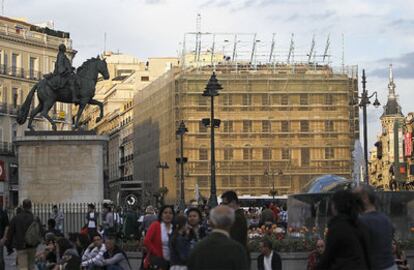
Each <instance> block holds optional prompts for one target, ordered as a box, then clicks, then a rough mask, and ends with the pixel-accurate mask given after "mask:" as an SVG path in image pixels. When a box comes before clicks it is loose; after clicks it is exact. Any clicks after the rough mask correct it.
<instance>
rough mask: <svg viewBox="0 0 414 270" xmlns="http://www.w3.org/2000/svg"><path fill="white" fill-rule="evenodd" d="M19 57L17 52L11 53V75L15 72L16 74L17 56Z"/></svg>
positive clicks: (14, 74)
mask: <svg viewBox="0 0 414 270" xmlns="http://www.w3.org/2000/svg"><path fill="white" fill-rule="evenodd" d="M18 57H19V55H18V54H16V53H13V54H12V75H13V76H16V74H17V64H18V63H17V58H18Z"/></svg>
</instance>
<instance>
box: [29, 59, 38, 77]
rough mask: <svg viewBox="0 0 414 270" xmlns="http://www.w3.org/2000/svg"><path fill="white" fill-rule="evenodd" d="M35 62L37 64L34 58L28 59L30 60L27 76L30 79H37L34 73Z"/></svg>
mask: <svg viewBox="0 0 414 270" xmlns="http://www.w3.org/2000/svg"><path fill="white" fill-rule="evenodd" d="M36 62H37V59H36V58H35V57H30V60H29V76H30V79H35V78H36V79H37V74H36V73H35V72H36Z"/></svg>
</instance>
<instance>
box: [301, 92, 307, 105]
mask: <svg viewBox="0 0 414 270" xmlns="http://www.w3.org/2000/svg"><path fill="white" fill-rule="evenodd" d="M300 105H308V94H300Z"/></svg>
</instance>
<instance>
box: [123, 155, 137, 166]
mask: <svg viewBox="0 0 414 270" xmlns="http://www.w3.org/2000/svg"><path fill="white" fill-rule="evenodd" d="M130 160H134V154H131V155H126V156H125V157H121V158H120V162H121V164H123V163H125V162H127V161H130Z"/></svg>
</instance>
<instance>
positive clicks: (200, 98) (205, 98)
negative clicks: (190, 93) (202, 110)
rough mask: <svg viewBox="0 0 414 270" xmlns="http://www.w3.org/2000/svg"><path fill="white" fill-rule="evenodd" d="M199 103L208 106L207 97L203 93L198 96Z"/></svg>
mask: <svg viewBox="0 0 414 270" xmlns="http://www.w3.org/2000/svg"><path fill="white" fill-rule="evenodd" d="M198 105H200V106H207V97H204V96H202V95H199V96H198Z"/></svg>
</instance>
